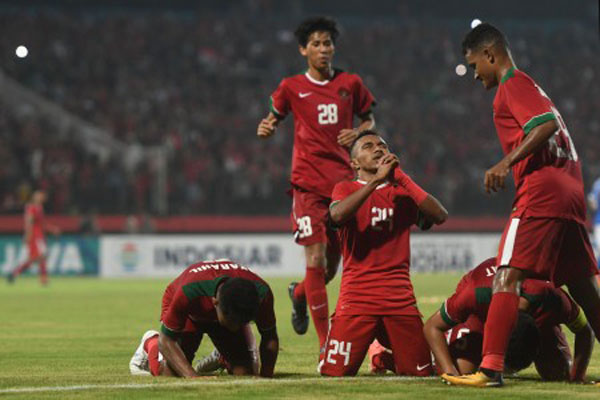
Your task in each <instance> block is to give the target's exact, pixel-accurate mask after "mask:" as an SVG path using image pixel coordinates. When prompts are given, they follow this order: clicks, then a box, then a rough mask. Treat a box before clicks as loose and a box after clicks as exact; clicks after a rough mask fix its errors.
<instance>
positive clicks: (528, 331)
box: [504, 311, 540, 371]
mask: <svg viewBox="0 0 600 400" xmlns="http://www.w3.org/2000/svg"><path fill="white" fill-rule="evenodd" d="M539 349H540V331H539V329H538V327H537V326H536V324H535V319H534V318H533V317H532V316H531V315H529V314H527V313H526V312H525V311H519V318H518V319H517V325H516V326H515V329H514V330H513V332H512V334H511V336H510V340H509V342H508V348H507V350H506V356H505V357H504V364H505V365H506V367H507V368H508V369H511V370H513V371H520V370H522V369H525V368H527V367H529V366H530V365H531V363H532V362H533V360H534V359H535V357H537V354H538V352H539Z"/></svg>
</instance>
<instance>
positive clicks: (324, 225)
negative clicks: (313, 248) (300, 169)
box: [291, 187, 339, 249]
mask: <svg viewBox="0 0 600 400" xmlns="http://www.w3.org/2000/svg"><path fill="white" fill-rule="evenodd" d="M292 198H293V200H292V214H291V219H292V229H293V231H294V240H295V241H296V243H298V244H299V245H301V246H309V245H311V244H315V243H327V245H328V246H333V247H335V248H338V249H339V242H338V238H337V235H336V233H335V231H334V230H333V229H331V227H330V226H329V223H328V221H329V204H330V203H331V199H330V198H328V197H323V196H321V195H318V194H316V193H313V192H307V191H306V190H304V189H300V188H298V187H294V188H293V189H292Z"/></svg>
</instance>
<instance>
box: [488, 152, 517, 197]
mask: <svg viewBox="0 0 600 400" xmlns="http://www.w3.org/2000/svg"><path fill="white" fill-rule="evenodd" d="M509 172H510V167H509V165H508V163H507V162H506V161H504V160H502V161H500V162H499V163H498V164H496V165H494V166H493V167H492V168H490V169H488V170H487V171H485V178H484V180H483V185H484V186H485V191H486V192H487V193H488V194H489V193H492V192H497V191H499V190H500V189H504V181H505V180H506V176H507V175H508V174H509Z"/></svg>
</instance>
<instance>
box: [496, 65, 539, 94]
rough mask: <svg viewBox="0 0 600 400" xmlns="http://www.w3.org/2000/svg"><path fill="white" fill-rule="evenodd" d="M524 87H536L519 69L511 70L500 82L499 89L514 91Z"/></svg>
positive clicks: (529, 77) (530, 78)
mask: <svg viewBox="0 0 600 400" xmlns="http://www.w3.org/2000/svg"><path fill="white" fill-rule="evenodd" d="M526 86H536V83H535V81H534V80H533V78H532V77H531V76H529V75H527V73H525V72H523V71H521V70H520V69H516V68H511V69H510V70H508V72H507V73H506V74H505V75H504V77H503V78H502V80H501V85H500V87H501V88H504V89H505V90H509V91H510V90H514V89H518V88H522V87H526Z"/></svg>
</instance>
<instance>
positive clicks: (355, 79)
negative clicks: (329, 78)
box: [335, 68, 363, 83]
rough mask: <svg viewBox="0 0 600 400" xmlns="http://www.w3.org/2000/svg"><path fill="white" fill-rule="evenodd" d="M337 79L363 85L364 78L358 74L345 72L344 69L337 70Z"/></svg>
mask: <svg viewBox="0 0 600 400" xmlns="http://www.w3.org/2000/svg"><path fill="white" fill-rule="evenodd" d="M335 79H337V80H340V81H343V82H347V83H362V81H363V80H362V78H361V77H360V75H359V74H358V73H357V72H352V71H345V70H343V69H339V68H336V69H335Z"/></svg>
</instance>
